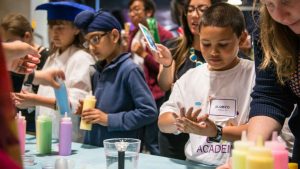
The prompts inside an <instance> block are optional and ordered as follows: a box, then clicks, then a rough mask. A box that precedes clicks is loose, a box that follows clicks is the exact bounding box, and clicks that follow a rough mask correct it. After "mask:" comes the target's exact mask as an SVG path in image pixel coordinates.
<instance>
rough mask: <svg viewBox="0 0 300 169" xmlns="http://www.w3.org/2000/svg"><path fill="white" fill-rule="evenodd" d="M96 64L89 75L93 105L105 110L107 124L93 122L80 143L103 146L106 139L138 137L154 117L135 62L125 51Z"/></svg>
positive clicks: (154, 113)
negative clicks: (111, 59)
mask: <svg viewBox="0 0 300 169" xmlns="http://www.w3.org/2000/svg"><path fill="white" fill-rule="evenodd" d="M104 65H105V61H103V62H98V63H97V64H96V70H97V71H96V72H95V74H94V75H93V77H92V83H93V93H94V95H95V96H96V99H97V102H96V108H98V109H100V110H101V111H103V112H106V113H108V126H107V127H106V126H101V125H98V124H93V127H92V131H90V132H87V133H86V135H85V140H84V143H86V144H91V145H95V146H103V140H104V139H108V138H124V137H126V138H139V135H140V134H141V133H140V129H141V128H142V127H143V126H145V125H147V124H150V123H152V122H154V121H155V120H156V119H157V116H158V114H157V112H156V105H155V102H154V99H153V97H152V95H151V92H150V90H149V88H148V86H147V84H146V82H145V79H144V76H143V73H142V71H141V70H140V68H139V67H138V65H136V64H134V63H133V61H132V59H131V58H130V54H129V53H125V54H122V55H120V56H119V57H117V58H116V59H114V60H113V61H112V62H111V63H110V64H109V65H107V66H104Z"/></svg>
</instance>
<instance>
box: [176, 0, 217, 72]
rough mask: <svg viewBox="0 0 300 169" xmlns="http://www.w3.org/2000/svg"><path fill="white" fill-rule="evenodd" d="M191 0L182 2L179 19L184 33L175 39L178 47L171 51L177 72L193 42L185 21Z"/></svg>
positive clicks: (214, 0) (213, 1) (212, 0)
mask: <svg viewBox="0 0 300 169" xmlns="http://www.w3.org/2000/svg"><path fill="white" fill-rule="evenodd" d="M190 2H191V0H185V1H184V10H183V13H182V15H181V16H180V17H181V23H182V28H183V32H184V36H182V37H179V38H178V39H177V41H178V45H177V46H176V48H174V49H171V50H172V52H173V53H174V54H173V55H174V59H175V61H176V66H175V71H176V72H177V71H178V69H179V68H180V67H181V65H182V64H183V63H184V62H185V59H186V57H185V56H186V55H187V53H188V52H189V48H190V47H192V45H193V42H194V35H193V34H192V32H191V30H190V28H189V24H188V21H187V9H188V7H189V5H190ZM218 2H221V0H211V4H212V5H213V4H215V3H218Z"/></svg>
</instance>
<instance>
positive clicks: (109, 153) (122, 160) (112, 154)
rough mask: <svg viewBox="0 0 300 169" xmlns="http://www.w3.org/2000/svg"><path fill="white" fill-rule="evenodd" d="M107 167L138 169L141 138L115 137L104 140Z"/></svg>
mask: <svg viewBox="0 0 300 169" xmlns="http://www.w3.org/2000/svg"><path fill="white" fill-rule="evenodd" d="M103 145H104V152H105V157H106V168H107V169H120V168H122V169H137V165H138V158H139V151H140V145H141V140H139V139H133V138H114V139H107V140H104V141H103Z"/></svg>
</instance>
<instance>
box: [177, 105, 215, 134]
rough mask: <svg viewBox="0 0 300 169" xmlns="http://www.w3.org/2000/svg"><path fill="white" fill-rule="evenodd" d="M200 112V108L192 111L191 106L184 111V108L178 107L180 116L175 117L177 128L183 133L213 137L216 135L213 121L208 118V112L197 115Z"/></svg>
mask: <svg viewBox="0 0 300 169" xmlns="http://www.w3.org/2000/svg"><path fill="white" fill-rule="evenodd" d="M200 112H201V109H198V110H196V111H194V112H193V108H192V107H191V108H189V109H188V111H185V108H180V117H179V116H177V117H175V118H176V126H177V129H178V130H179V131H180V132H183V133H193V134H198V135H202V136H208V137H215V136H216V135H217V127H216V125H215V123H214V122H213V121H211V120H210V119H209V118H208V114H203V115H200V116H199V114H200Z"/></svg>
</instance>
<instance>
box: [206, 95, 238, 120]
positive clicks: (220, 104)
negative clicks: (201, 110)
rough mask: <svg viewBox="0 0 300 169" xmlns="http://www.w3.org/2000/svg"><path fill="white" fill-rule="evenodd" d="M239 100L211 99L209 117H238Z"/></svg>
mask: <svg viewBox="0 0 300 169" xmlns="http://www.w3.org/2000/svg"><path fill="white" fill-rule="evenodd" d="M236 109H237V100H236V99H220V98H216V99H211V100H210V106H209V115H211V116H224V117H236V115H237V110H236Z"/></svg>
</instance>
